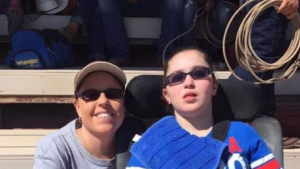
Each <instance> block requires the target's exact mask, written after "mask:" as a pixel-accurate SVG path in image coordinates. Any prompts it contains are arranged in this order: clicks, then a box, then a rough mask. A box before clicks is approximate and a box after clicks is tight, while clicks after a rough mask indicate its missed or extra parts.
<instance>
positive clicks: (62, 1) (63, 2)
mask: <svg viewBox="0 0 300 169" xmlns="http://www.w3.org/2000/svg"><path fill="white" fill-rule="evenodd" d="M56 1H57V4H58V7H57V8H55V9H53V10H51V11H47V12H46V14H56V13H58V12H60V11H62V10H64V9H65V8H66V7H67V5H68V3H69V0H56Z"/></svg>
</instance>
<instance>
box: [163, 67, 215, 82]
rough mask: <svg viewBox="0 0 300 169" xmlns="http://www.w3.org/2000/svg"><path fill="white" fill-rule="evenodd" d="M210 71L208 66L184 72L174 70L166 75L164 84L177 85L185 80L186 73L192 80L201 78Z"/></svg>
mask: <svg viewBox="0 0 300 169" xmlns="http://www.w3.org/2000/svg"><path fill="white" fill-rule="evenodd" d="M211 73H212V72H211V70H210V68H208V67H197V68H195V69H194V70H192V71H190V72H188V73H184V72H174V73H172V74H170V75H169V76H167V78H166V85H177V84H181V83H183V82H184V81H185V78H186V76H187V75H190V76H191V77H192V78H193V79H194V80H198V79H203V78H205V77H206V76H208V75H210V74H211Z"/></svg>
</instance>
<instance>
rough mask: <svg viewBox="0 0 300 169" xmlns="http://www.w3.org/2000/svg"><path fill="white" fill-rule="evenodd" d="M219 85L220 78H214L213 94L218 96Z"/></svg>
mask: <svg viewBox="0 0 300 169" xmlns="http://www.w3.org/2000/svg"><path fill="white" fill-rule="evenodd" d="M218 86H219V80H218V79H214V84H213V93H212V95H213V96H216V95H217V93H218Z"/></svg>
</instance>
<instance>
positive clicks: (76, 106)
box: [73, 99, 81, 117]
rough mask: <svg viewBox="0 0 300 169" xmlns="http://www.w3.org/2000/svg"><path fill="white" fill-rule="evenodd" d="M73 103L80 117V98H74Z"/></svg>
mask: <svg viewBox="0 0 300 169" xmlns="http://www.w3.org/2000/svg"><path fill="white" fill-rule="evenodd" d="M73 105H74V107H75V109H76V112H77V115H78V116H79V117H81V113H80V106H79V103H78V99H74V101H73Z"/></svg>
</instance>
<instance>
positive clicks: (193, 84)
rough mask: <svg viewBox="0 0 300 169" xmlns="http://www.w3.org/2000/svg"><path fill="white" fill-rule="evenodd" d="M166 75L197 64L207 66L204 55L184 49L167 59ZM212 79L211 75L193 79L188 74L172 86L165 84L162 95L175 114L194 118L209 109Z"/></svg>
mask: <svg viewBox="0 0 300 169" xmlns="http://www.w3.org/2000/svg"><path fill="white" fill-rule="evenodd" d="M168 64H169V68H168V71H167V76H168V75H170V74H171V73H174V72H178V71H180V72H184V73H188V72H190V71H192V70H194V69H195V68H196V67H198V66H205V67H209V64H208V63H207V62H206V60H205V59H204V55H203V54H202V53H200V52H198V51H196V50H186V51H183V52H180V53H178V54H176V55H175V56H174V57H173V58H172V59H171V60H170V61H169V63H168ZM213 84H214V80H213V78H212V76H211V75H209V76H207V77H205V78H203V79H198V80H194V79H193V78H192V77H191V76H190V75H188V76H187V77H186V79H185V81H184V82H183V83H181V84H177V85H174V86H167V87H166V88H165V89H164V90H163V95H164V97H165V99H166V100H167V102H168V103H170V104H172V106H173V107H174V110H175V115H176V114H179V115H180V116H183V117H188V118H195V117H199V116H201V115H202V114H203V113H205V112H206V110H208V109H211V99H212V95H213V93H214V92H215V90H216V89H214V85H213Z"/></svg>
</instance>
